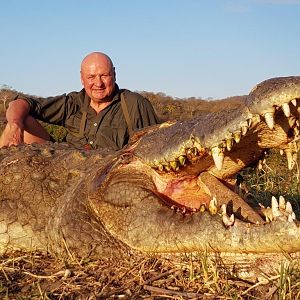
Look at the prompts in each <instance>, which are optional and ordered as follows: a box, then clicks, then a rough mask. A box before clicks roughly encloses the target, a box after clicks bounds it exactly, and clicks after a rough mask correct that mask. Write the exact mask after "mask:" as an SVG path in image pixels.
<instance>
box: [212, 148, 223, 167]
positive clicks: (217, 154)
mask: <svg viewBox="0 0 300 300" xmlns="http://www.w3.org/2000/svg"><path fill="white" fill-rule="evenodd" d="M211 155H212V157H213V160H214V163H215V165H216V168H217V169H218V170H222V167H223V161H224V153H223V151H221V149H220V148H219V147H213V148H212V149H211Z"/></svg>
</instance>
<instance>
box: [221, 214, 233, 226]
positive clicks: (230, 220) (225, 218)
mask: <svg viewBox="0 0 300 300" xmlns="http://www.w3.org/2000/svg"><path fill="white" fill-rule="evenodd" d="M222 221H223V223H224V225H225V226H226V227H230V226H232V225H233V224H234V214H232V215H231V216H230V217H228V215H227V214H226V215H222Z"/></svg>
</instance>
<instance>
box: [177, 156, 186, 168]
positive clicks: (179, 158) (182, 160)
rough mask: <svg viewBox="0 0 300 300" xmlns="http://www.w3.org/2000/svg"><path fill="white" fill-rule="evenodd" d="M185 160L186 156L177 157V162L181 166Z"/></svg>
mask: <svg viewBox="0 0 300 300" xmlns="http://www.w3.org/2000/svg"><path fill="white" fill-rule="evenodd" d="M185 160H186V157H185V156H184V155H180V156H179V157H178V161H179V163H180V165H181V166H184V164H185Z"/></svg>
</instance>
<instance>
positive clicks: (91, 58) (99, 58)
mask: <svg viewBox="0 0 300 300" xmlns="http://www.w3.org/2000/svg"><path fill="white" fill-rule="evenodd" d="M95 63H98V64H101V65H107V66H108V67H110V68H111V69H113V62H112V60H111V59H110V57H109V56H108V55H106V54H104V53H102V52H92V53H90V54H88V55H87V56H86V57H85V58H84V59H83V60H82V63H81V68H80V69H81V72H82V70H83V69H86V68H88V67H89V66H90V65H93V64H95Z"/></svg>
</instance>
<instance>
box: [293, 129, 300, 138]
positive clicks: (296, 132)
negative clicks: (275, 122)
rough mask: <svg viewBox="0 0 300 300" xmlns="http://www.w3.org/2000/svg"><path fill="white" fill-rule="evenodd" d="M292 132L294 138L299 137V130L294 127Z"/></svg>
mask: <svg viewBox="0 0 300 300" xmlns="http://www.w3.org/2000/svg"><path fill="white" fill-rule="evenodd" d="M293 130H294V135H295V136H296V137H297V136H299V133H300V131H299V128H298V127H295V128H294V129H293Z"/></svg>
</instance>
